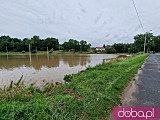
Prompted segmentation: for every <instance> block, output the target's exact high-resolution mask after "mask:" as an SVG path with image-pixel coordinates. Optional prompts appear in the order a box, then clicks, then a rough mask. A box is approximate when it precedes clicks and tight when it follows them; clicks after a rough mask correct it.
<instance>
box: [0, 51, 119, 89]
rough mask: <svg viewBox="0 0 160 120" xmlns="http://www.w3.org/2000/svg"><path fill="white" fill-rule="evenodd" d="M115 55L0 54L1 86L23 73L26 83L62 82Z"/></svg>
mask: <svg viewBox="0 0 160 120" xmlns="http://www.w3.org/2000/svg"><path fill="white" fill-rule="evenodd" d="M115 57H117V55H107V54H85V55H32V56H28V55H10V56H0V87H1V88H3V87H4V85H9V84H10V82H11V81H14V82H17V81H18V80H19V79H20V78H21V76H22V75H23V78H22V80H23V81H24V83H25V84H26V85H30V84H34V85H36V86H39V87H41V86H43V85H45V84H46V83H51V82H53V83H55V82H57V81H59V82H62V81H63V77H64V76H65V75H67V74H71V73H77V72H78V71H81V70H84V69H86V67H88V66H95V65H97V64H99V63H102V61H103V59H110V58H115Z"/></svg>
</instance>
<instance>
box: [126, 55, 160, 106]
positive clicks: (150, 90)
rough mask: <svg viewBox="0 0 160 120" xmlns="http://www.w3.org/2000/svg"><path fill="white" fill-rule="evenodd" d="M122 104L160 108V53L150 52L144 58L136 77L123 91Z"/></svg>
mask: <svg viewBox="0 0 160 120" xmlns="http://www.w3.org/2000/svg"><path fill="white" fill-rule="evenodd" d="M123 106H156V107H158V108H160V54H150V56H149V57H148V58H147V59H146V61H145V63H144V65H143V66H142V68H141V69H140V70H139V73H138V75H137V79H136V80H135V81H133V82H132V84H131V85H130V86H129V87H128V88H127V90H126V92H125V93H124V96H123Z"/></svg>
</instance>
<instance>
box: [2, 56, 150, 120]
mask: <svg viewBox="0 0 160 120" xmlns="http://www.w3.org/2000/svg"><path fill="white" fill-rule="evenodd" d="M147 56H148V54H140V55H135V57H130V58H119V59H114V60H112V62H110V63H108V64H102V65H98V66H96V67H93V68H88V69H87V70H86V71H85V72H80V73H78V74H74V75H71V76H70V75H68V76H67V77H66V78H67V79H69V80H70V79H71V82H69V84H59V85H57V86H54V85H52V84H47V85H46V87H45V88H44V90H43V91H41V90H38V89H37V88H35V87H33V86H30V87H28V88H26V87H25V86H24V85H23V84H19V82H17V86H16V85H15V84H13V83H12V85H11V86H12V87H11V89H8V90H0V119H2V120H3V119H12V120H16V119H19V120H24V119H26V120H33V119H35V120H36V119H37V120H64V119H66V120H68V119H69V120H76V119H81V120H98V119H102V120H105V119H108V115H109V114H110V112H111V110H112V109H113V108H114V107H115V106H117V105H120V104H121V103H120V95H121V93H122V91H123V89H124V88H125V86H126V85H127V83H128V82H129V81H130V80H131V78H132V77H133V76H134V74H135V73H136V72H137V70H138V68H139V67H140V66H141V65H142V63H143V62H144V60H145V58H146V57H147Z"/></svg>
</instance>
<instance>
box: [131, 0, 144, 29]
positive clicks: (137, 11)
mask: <svg viewBox="0 0 160 120" xmlns="http://www.w3.org/2000/svg"><path fill="white" fill-rule="evenodd" d="M132 2H133V5H134V8H135V11H136V14H137V17H138V20H139V23H140V25H141V27H142V29H143V31H144V32H145V29H144V27H143V24H142V22H141V19H140V17H139V14H138V10H137V8H136V4H135V2H134V0H132Z"/></svg>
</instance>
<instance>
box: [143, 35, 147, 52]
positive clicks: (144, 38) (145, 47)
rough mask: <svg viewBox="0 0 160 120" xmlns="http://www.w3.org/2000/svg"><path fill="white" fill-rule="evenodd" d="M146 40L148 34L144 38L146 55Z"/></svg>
mask: <svg viewBox="0 0 160 120" xmlns="http://www.w3.org/2000/svg"><path fill="white" fill-rule="evenodd" d="M146 39H147V32H146V33H145V38H144V51H143V52H144V53H145V52H146Z"/></svg>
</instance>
